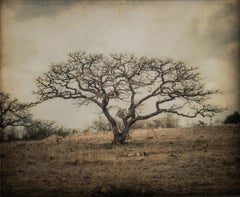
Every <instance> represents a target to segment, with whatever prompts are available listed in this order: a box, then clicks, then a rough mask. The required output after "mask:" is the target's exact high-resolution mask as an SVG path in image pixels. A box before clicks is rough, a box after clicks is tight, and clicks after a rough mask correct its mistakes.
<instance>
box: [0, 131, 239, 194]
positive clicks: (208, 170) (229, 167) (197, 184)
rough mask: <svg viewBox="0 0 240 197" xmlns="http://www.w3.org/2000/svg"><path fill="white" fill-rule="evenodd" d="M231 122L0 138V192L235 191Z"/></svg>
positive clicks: (236, 148)
mask: <svg viewBox="0 0 240 197" xmlns="http://www.w3.org/2000/svg"><path fill="white" fill-rule="evenodd" d="M239 130H240V128H239V126H238V127H236V126H224V127H196V128H189V129H158V130H136V131H133V132H132V133H131V137H130V138H129V139H128V143H127V144H125V145H122V146H112V145H111V144H110V142H111V139H112V135H111V133H110V132H98V133H85V134H74V135H70V136H68V137H66V138H58V137H57V136H52V137H50V138H48V139H45V140H42V141H17V142H4V143H2V144H1V151H2V152H1V161H2V163H1V164H2V166H1V189H2V191H1V193H2V196H24V197H25V196H26V197H27V196H29V197H30V196H31V197H33V196H162V195H228V194H240V131H239Z"/></svg>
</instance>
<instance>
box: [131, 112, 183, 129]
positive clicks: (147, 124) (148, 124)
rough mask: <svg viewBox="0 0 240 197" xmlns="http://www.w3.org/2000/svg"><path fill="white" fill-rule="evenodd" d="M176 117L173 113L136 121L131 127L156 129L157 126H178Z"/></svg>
mask: <svg viewBox="0 0 240 197" xmlns="http://www.w3.org/2000/svg"><path fill="white" fill-rule="evenodd" d="M178 126H179V124H178V118H176V117H174V116H173V115H167V116H163V117H160V118H158V119H153V120H145V121H139V122H136V123H135V124H134V125H133V127H132V128H133V129H157V128H176V127H178Z"/></svg>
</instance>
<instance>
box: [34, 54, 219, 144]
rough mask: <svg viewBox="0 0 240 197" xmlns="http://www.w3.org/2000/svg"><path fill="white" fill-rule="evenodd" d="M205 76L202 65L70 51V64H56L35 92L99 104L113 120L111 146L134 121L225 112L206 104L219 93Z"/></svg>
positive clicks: (109, 118) (44, 96)
mask: <svg viewBox="0 0 240 197" xmlns="http://www.w3.org/2000/svg"><path fill="white" fill-rule="evenodd" d="M201 80H202V79H201V78H200V74H199V72H198V69H197V68H188V67H186V66H185V64H184V63H183V62H174V61H172V60H169V59H167V60H163V59H159V58H147V57H140V58H138V57H135V56H134V55H127V54H112V55H109V56H104V55H102V54H86V53H84V52H80V53H71V54H69V59H68V61H67V62H66V63H62V64H53V65H52V66H51V67H50V71H48V72H47V73H44V74H43V76H40V77H39V78H38V79H37V80H36V82H37V90H36V91H35V93H36V94H38V95H39V99H40V101H41V102H42V101H45V100H48V99H53V98H63V99H75V100H77V102H78V103H79V105H87V104H90V103H94V104H96V105H97V106H98V107H99V108H100V109H101V110H102V112H103V114H104V115H105V116H106V118H107V120H108V121H109V123H110V124H111V128H112V131H113V134H114V139H113V144H120V143H123V142H124V141H125V139H126V136H127V135H128V132H129V130H130V128H131V126H132V125H133V124H134V123H135V122H137V121H141V120H145V119H148V118H151V117H154V116H156V115H159V114H161V113H170V114H176V115H179V116H185V117H189V118H194V117H196V116H197V115H201V116H213V115H214V114H215V113H218V112H220V111H222V110H221V109H219V108H218V107H216V106H213V105H210V104H207V103H206V101H207V100H208V99H209V96H210V95H212V94H215V93H218V91H217V90H214V91H212V90H205V89H204V86H203V84H202V83H201ZM117 109H118V110H117ZM150 109H151V111H150ZM116 110H117V111H116ZM115 114H117V117H121V120H122V123H121V126H119V123H118V122H119V121H116V118H115V117H116V116H115ZM122 125H123V126H122Z"/></svg>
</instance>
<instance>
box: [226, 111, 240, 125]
mask: <svg viewBox="0 0 240 197" xmlns="http://www.w3.org/2000/svg"><path fill="white" fill-rule="evenodd" d="M224 124H240V113H239V112H237V111H236V112H234V113H233V114H231V115H229V116H227V117H226V119H225V120H224Z"/></svg>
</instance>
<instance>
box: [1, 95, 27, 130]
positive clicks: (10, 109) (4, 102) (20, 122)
mask: <svg viewBox="0 0 240 197" xmlns="http://www.w3.org/2000/svg"><path fill="white" fill-rule="evenodd" d="M29 106H30V105H27V104H22V103H19V102H18V100H17V99H11V98H10V96H9V94H5V93H2V92H0V132H1V134H2V132H3V130H4V129H5V128H6V127H8V126H26V125H29V124H31V114H30V113H29V112H28V108H29Z"/></svg>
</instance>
